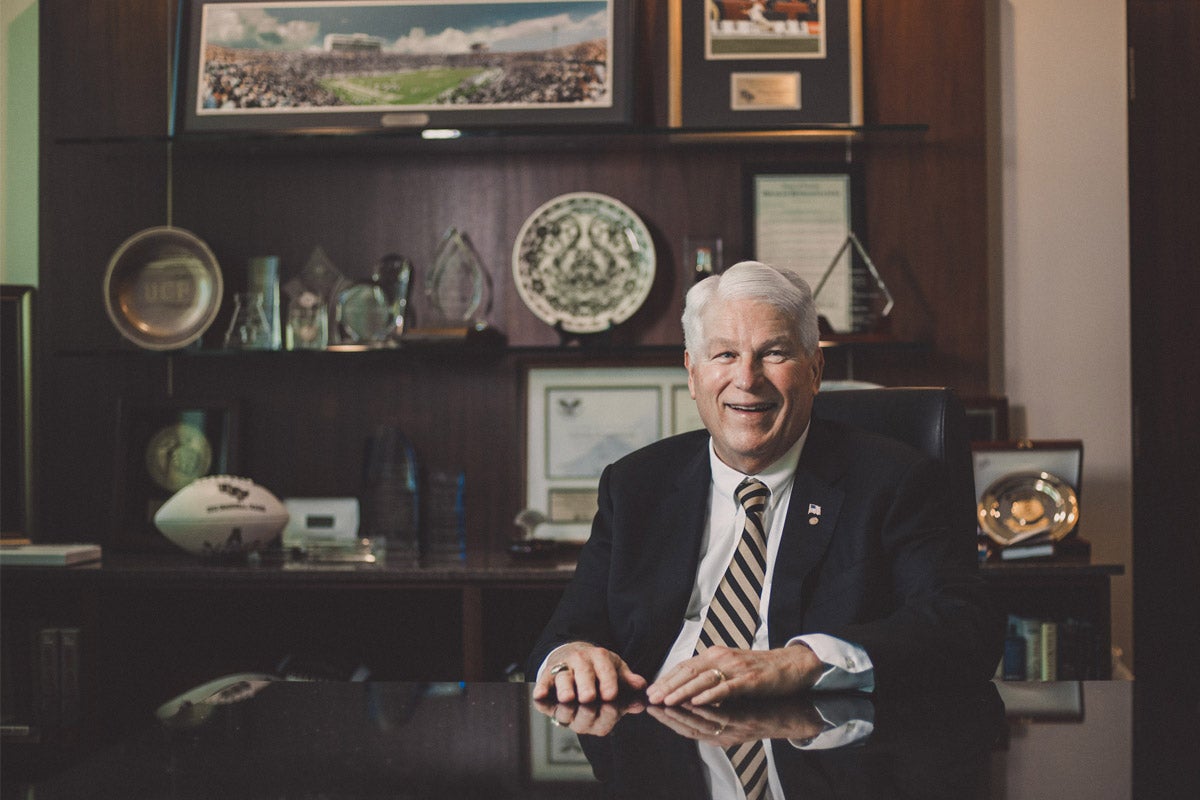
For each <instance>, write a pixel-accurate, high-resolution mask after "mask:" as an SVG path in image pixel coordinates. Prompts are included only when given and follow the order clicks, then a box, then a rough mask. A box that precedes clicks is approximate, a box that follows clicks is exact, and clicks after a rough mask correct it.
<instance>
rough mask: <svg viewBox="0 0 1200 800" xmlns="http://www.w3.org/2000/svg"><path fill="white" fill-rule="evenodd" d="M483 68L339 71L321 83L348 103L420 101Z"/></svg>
mask: <svg viewBox="0 0 1200 800" xmlns="http://www.w3.org/2000/svg"><path fill="white" fill-rule="evenodd" d="M484 71H485V70H484V68H483V67H460V68H448V67H434V68H430V69H422V70H413V71H405V72H394V73H388V74H384V75H343V76H341V77H337V78H325V79H324V80H322V81H321V85H322V86H323V87H324V88H326V89H328V90H329V91H331V92H334V93H335V94H336V95H337V96H338V97H339V98H340V99H341V100H342V101H343V102H345V103H349V104H350V105H356V106H383V105H387V106H394V105H395V106H408V105H421V104H426V103H432V102H433V101H434V100H435V99H436V98H437V97H438V95H440V94H441V93H442V92H444V91H446V90H447V89H453V88H454V87H455V86H458V85H459V84H461V83H462V82H463V81H466V80H469V79H471V78H473V77H475V76H476V75H479V74H480V73H482V72H484Z"/></svg>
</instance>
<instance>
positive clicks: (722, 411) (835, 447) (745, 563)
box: [531, 262, 1002, 706]
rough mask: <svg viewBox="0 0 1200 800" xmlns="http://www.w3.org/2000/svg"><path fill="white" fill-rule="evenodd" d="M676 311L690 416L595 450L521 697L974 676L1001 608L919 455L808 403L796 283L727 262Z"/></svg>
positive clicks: (714, 694) (810, 309)
mask: <svg viewBox="0 0 1200 800" xmlns="http://www.w3.org/2000/svg"><path fill="white" fill-rule="evenodd" d="M683 327H684V345H685V353H684V365H685V366H686V367H687V370H688V388H689V390H690V392H691V395H692V397H693V398H694V399H695V401H696V405H697V409H698V410H699V413H700V417H701V419H702V420H703V422H704V425H705V428H706V429H707V430H706V431H695V432H692V433H687V434H683V435H680V436H674V437H671V438H669V439H665V440H663V441H661V442H657V443H655V444H652V445H650V446H648V447H645V448H642V449H641V450H639V451H637V452H634V453H632V454H630V455H628V456H626V457H625V458H623V459H620V460H619V461H617V462H616V463H614V464H611V465H610V466H609V467H608V468H606V469H605V471H604V473H603V475H602V476H601V478H600V486H599V496H598V501H599V510H598V512H597V514H596V517H595V519H594V521H593V525H592V534H591V536H590V537H589V540H588V542H587V544H586V545H585V546H584V548H583V550H582V551H581V553H580V557H579V563H578V566H577V567H576V572H575V577H574V580H573V581H572V582H571V584H570V586H569V587H568V588H567V591H566V592H565V594H564V596H563V599H562V601H561V603H560V604H559V607H558V609H557V610H556V611H555V614H554V616H553V617H552V619H551V620H550V623H549V624H548V625H547V627H546V630H545V631H544V632H543V634H542V636H541V638H540V639H539V641H538V642H537V644H536V645H535V647H534V652H533V654H532V657H531V666H532V668H533V670H536V672H537V683H536V686H535V687H534V690H533V696H534V698H535V699H542V698H545V697H547V696H549V695H550V693H551V692H554V693H555V694H556V696H557V699H558V701H559V702H572V701H578V702H582V703H590V702H593V701H596V700H605V701H608V700H612V699H614V698H615V697H616V696H617V695H618V693H619V692H620V691H621V690H622V689H630V690H634V691H641V690H645V693H646V698H647V700H648V701H649V702H650V703H652V704H665V705H668V706H672V705H679V704H682V703H685V702H686V703H690V704H693V705H704V704H712V703H719V702H721V701H723V700H726V699H728V698H731V697H736V696H741V695H784V694H791V693H794V692H799V691H804V690H809V689H818V690H825V689H831V690H861V691H880V690H885V689H888V688H893V687H900V686H910V685H922V684H923V685H938V684H944V683H946V682H962V681H970V680H976V679H986V678H987V677H990V675H991V674H992V672H993V670H994V668H995V665H996V662H997V660H998V659H999V654H1000V642H1001V636H1002V628H1001V625H1000V621H999V618H998V617H997V616H996V615H995V614H993V613H992V612H991V611H989V610H988V608H987V602H986V598H985V596H984V589H983V587H982V584H981V581H980V579H979V576H978V573H977V569H976V562H975V552H976V551H975V543H974V535H973V531H970V530H959V529H956V528H953V527H952V526H951V525H950V524H949V523H948V521H947V519H946V514H945V506H946V504H945V503H944V502H943V501H942V497H941V494H940V493H941V491H942V489H941V486H940V482H939V475H938V468H937V466H936V464H934V463H933V462H932V461H931V460H929V459H928V458H926V457H925V456H923V455H922V454H920V453H918V452H917V451H915V450H913V449H911V448H909V447H907V446H905V445H902V444H901V443H899V442H896V441H893V440H891V439H887V438H884V437H879V436H874V435H870V434H866V433H863V432H861V431H855V430H853V429H851V428H848V427H845V426H841V425H837V424H834V423H832V422H825V421H822V420H819V419H812V418H811V416H812V414H811V412H812V404H813V398H814V397H815V396H816V394H817V392H818V390H819V389H820V386H821V373H822V370H823V367H824V360H823V357H822V355H821V350H820V347H819V343H818V334H817V315H816V311H815V308H814V305H813V299H812V292H811V290H810V289H809V287H808V286H807V284H805V283H804V281H803V280H801V279H800V278H798V277H797V276H795V275H793V274H792V273H788V272H782V271H780V270H776V269H774V268H772V267H769V266H767V265H765V264H761V263H758V262H742V263H739V264H736V265H734V266H733V267H730V268H729V270H727V271H726V272H725V273H723V274H721V275H717V276H713V277H710V278H707V279H705V280H704V281H702V282H700V283H698V284H696V286H694V287H693V288H692V289H691V291H689V292H688V297H687V303H686V307H685V309H684V314H683ZM748 478H749V479H752V480H753V483H750V484H745V483H744V482H745V481H746V480H747V479H748ZM738 498H742V499H743V500H744V501H745V503H744V505H743V504H742V500H739V499H738ZM743 540H745V542H743ZM743 548H747V549H743ZM747 553H749V557H747V556H746V554H747ZM755 564H757V565H758V566H757V567H756V566H754V565H755ZM727 568H729V569H727ZM727 572H729V573H731V577H729V578H727V577H726V573H727ZM733 573H737V574H736V575H734V574H733ZM747 609H748V610H747ZM739 630H741V633H739V632H738V631H739Z"/></svg>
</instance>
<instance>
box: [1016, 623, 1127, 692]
mask: <svg viewBox="0 0 1200 800" xmlns="http://www.w3.org/2000/svg"><path fill="white" fill-rule="evenodd" d="M1099 648H1100V640H1099V637H1098V636H1097V635H1096V631H1095V628H1094V627H1093V626H1092V625H1091V623H1088V622H1086V621H1082V620H1077V619H1073V618H1068V619H1065V620H1061V621H1058V620H1046V619H1033V618H1029V617H1019V616H1016V615H1009V617H1008V636H1007V637H1006V638H1005V640H1004V659H1003V661H1002V662H1001V665H1000V669H999V670H998V674H997V677H999V678H1001V679H1003V680H1006V681H1069V680H1094V679H1098V678H1100V677H1101V670H1100V666H1101V664H1103V659H1104V658H1107V657H1108V655H1107V654H1106V653H1101V652H1099Z"/></svg>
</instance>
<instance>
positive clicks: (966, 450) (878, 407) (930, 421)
mask: <svg viewBox="0 0 1200 800" xmlns="http://www.w3.org/2000/svg"><path fill="white" fill-rule="evenodd" d="M813 414H814V415H815V416H818V417H821V418H823V419H829V420H835V421H837V422H842V423H845V424H846V425H852V426H854V427H856V428H861V429H863V430H867V431H871V432H873V433H878V434H882V435H883V436H890V437H891V438H893V439H899V440H900V441H902V442H904V443H906V444H908V445H911V446H912V447H915V448H917V449H918V450H920V451H922V452H924V453H926V454H927V455H929V456H931V457H932V458H934V459H935V460H936V461H938V462H939V463H940V464H941V465H942V469H943V476H942V479H943V481H944V483H945V486H946V501H947V503H948V508H949V511H950V514H951V519H952V520H954V521H955V524H956V525H963V526H965V528H966V529H967V530H971V531H974V530H975V529H976V521H975V519H976V517H975V471H974V466H973V462H972V459H971V440H970V437H969V435H968V433H967V415H966V411H965V410H964V409H963V405H962V402H961V401H959V399H958V397H957V396H955V394H954V391H953V390H951V389H946V388H940V387H939V388H910V387H902V388H881V389H847V390H839V391H828V392H820V393H819V394H818V395H817V397H816V400H815V402H814V403H813Z"/></svg>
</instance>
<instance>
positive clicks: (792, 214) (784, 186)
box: [745, 164, 870, 332]
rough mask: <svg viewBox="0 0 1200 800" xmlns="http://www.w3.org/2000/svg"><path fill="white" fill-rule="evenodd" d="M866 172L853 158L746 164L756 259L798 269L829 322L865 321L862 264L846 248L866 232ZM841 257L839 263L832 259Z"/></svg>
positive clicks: (856, 324)
mask: <svg viewBox="0 0 1200 800" xmlns="http://www.w3.org/2000/svg"><path fill="white" fill-rule="evenodd" d="M860 175H861V172H860V171H859V170H858V169H857V168H856V167H852V166H851V165H847V164H839V165H836V166H833V167H827V166H825V165H813V166H801V167H796V168H793V169H786V168H769V169H753V170H750V171H749V174H748V178H747V187H746V195H747V197H746V203H745V208H746V209H747V213H748V214H749V216H750V219H749V220H748V224H747V229H748V230H749V231H750V232H751V242H752V252H753V253H754V258H756V259H757V260H759V261H763V262H765V263H767V264H771V265H772V266H775V267H778V268H780V269H788V270H791V271H793V272H796V273H797V274H799V275H800V277H802V278H804V280H805V281H807V282H808V285H809V286H810V287H811V288H812V290H813V293H814V295H815V299H816V304H817V313H818V314H820V315H821V317H822V318H823V319H824V320H825V322H826V323H827V324H828V326H829V327H830V328H832V329H833V330H834V331H838V332H850V331H854V330H856V329H858V328H860V327H862V323H863V319H862V318H863V317H864V316H865V309H866V305H867V304H866V302H865V301H866V294H867V292H865V291H864V289H865V288H866V287H867V286H868V285H869V284H870V281H868V280H866V279H865V278H866V276H864V275H862V274H861V273H862V271H863V267H862V265H861V264H858V263H856V260H855V259H854V258H853V257H852V256H853V253H852V252H851V251H850V250H849V249H848V248H845V247H844V245H845V244H846V242H847V238H848V237H849V236H850V234H851V233H852V232H857V233H858V234H859V235H861V234H862V232H863V228H864V227H865V223H864V222H863V220H862V216H863V215H862V213H861V210H860V209H861V208H862V203H861V200H858V199H857V198H859V197H860V196H861V192H860V191H859V187H860V186H861V185H862V180H861V177H860ZM835 259H836V262H835Z"/></svg>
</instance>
